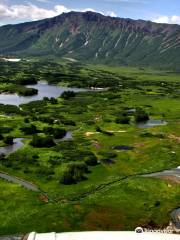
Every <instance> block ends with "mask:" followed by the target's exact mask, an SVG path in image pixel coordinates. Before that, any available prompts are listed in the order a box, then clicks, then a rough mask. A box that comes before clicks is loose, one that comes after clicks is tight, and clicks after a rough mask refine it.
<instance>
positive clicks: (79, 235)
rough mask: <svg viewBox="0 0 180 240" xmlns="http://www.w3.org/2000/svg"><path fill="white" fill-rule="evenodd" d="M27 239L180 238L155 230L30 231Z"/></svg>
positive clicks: (110, 239)
mask: <svg viewBox="0 0 180 240" xmlns="http://www.w3.org/2000/svg"><path fill="white" fill-rule="evenodd" d="M28 240H180V235H179V234H166V233H155V232H144V233H136V232H120V231H119V232H71V233H45V234H37V233H31V234H30V235H29V237H28Z"/></svg>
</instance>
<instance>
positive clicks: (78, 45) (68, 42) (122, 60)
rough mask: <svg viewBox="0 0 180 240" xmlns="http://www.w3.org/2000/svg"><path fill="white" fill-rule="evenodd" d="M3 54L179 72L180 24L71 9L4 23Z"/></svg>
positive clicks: (0, 51)
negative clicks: (52, 56) (62, 58)
mask: <svg viewBox="0 0 180 240" xmlns="http://www.w3.org/2000/svg"><path fill="white" fill-rule="evenodd" d="M0 54H3V55H7V54H10V55H12V54H14V55H22V56H27V55H30V56H40V55H47V54H48V55H56V56H59V57H68V58H75V59H77V60H83V61H91V62H98V63H107V64H113V65H118V64H121V65H131V66H133V65H134V66H151V67H158V68H169V69H173V70H180V64H179V63H180V26H179V25H169V24H157V23H153V22H150V21H143V20H131V19H121V18H112V17H106V16H103V15H101V14H98V13H92V12H86V13H79V12H70V13H66V14H62V15H60V16H57V17H54V18H51V19H45V20H41V21H36V22H29V23H23V24H17V25H7V26H3V27H0Z"/></svg>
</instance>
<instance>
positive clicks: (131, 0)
mask: <svg viewBox="0 0 180 240" xmlns="http://www.w3.org/2000/svg"><path fill="white" fill-rule="evenodd" d="M103 1H104V2H109V3H135V4H139V3H147V1H148V0H103Z"/></svg>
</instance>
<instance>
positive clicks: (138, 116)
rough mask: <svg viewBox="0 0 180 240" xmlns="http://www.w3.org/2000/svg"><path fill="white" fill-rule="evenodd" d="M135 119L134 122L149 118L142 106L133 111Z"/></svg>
mask: <svg viewBox="0 0 180 240" xmlns="http://www.w3.org/2000/svg"><path fill="white" fill-rule="evenodd" d="M134 117H135V121H136V122H145V121H147V120H149V115H148V113H146V112H145V111H144V110H143V109H142V108H137V109H136V112H135V115H134Z"/></svg>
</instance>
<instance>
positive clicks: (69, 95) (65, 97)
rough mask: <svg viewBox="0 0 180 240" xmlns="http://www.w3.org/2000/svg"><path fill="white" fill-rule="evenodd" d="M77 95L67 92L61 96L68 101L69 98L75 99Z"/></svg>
mask: <svg viewBox="0 0 180 240" xmlns="http://www.w3.org/2000/svg"><path fill="white" fill-rule="evenodd" d="M75 96H76V94H75V92H73V91H65V92H63V93H62V94H61V98H63V99H65V100H68V99H69V98H72V97H75Z"/></svg>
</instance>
